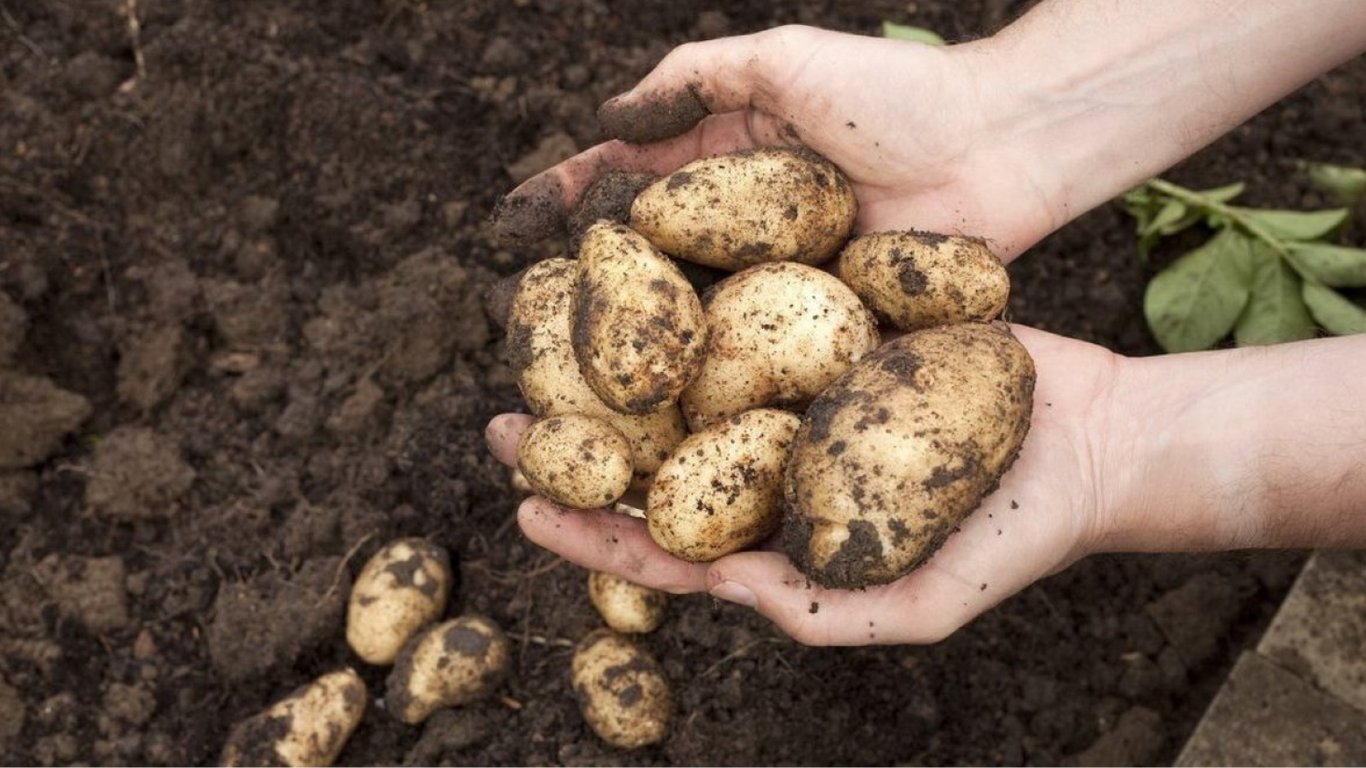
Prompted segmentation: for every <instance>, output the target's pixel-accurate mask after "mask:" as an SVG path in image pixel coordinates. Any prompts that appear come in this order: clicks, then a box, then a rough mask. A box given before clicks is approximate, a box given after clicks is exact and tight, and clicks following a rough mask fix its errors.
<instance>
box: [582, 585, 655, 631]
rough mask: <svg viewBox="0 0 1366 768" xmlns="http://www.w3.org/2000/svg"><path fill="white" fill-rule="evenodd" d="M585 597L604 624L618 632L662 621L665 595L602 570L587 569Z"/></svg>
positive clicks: (650, 627)
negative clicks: (586, 592) (586, 591)
mask: <svg viewBox="0 0 1366 768" xmlns="http://www.w3.org/2000/svg"><path fill="white" fill-rule="evenodd" d="M588 600H589V601H590V602H591V603H593V607H594V608H596V609H598V614H599V615H601V616H602V620H603V621H605V622H607V626H609V627H611V628H612V629H615V630H616V631H618V632H625V633H630V634H637V633H642V632H653V631H655V630H656V629H658V628H659V625H660V623H661V622H663V621H664V606H665V604H666V600H667V597H666V596H665V594H664V593H663V592H661V591H659V590H657V589H650V588H649V587H643V586H641V585H639V584H637V583H635V582H633V581H627V580H626V579H623V578H621V577H620V576H615V575H613V574H610V573H603V572H602V571H589V572H588Z"/></svg>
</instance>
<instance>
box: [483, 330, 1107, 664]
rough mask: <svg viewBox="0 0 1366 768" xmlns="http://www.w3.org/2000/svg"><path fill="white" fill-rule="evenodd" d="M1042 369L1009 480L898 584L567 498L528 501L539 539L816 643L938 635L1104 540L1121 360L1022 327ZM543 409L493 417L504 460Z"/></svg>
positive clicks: (528, 521)
mask: <svg viewBox="0 0 1366 768" xmlns="http://www.w3.org/2000/svg"><path fill="white" fill-rule="evenodd" d="M1012 330H1013V331H1014V333H1015V334H1016V337H1017V338H1019V340H1020V341H1021V342H1023V343H1024V345H1025V346H1026V347H1027V348H1028V349H1029V352H1030V354H1031V355H1032V356H1033V357H1034V361H1035V366H1036V368H1037V372H1038V381H1037V384H1036V386H1035V392H1034V413H1033V420H1032V424H1031V427H1030V431H1029V435H1028V436H1027V437H1026V439H1025V442H1024V446H1023V448H1022V450H1021V452H1020V456H1019V458H1018V459H1017V460H1016V462H1015V464H1014V466H1013V467H1012V468H1011V469H1010V470H1009V471H1008V472H1007V473H1006V475H1005V476H1004V477H1003V478H1002V479H1001V484H1000V487H999V488H998V489H997V490H996V492H994V493H993V494H991V495H990V496H988V497H987V498H986V499H985V500H984V501H983V502H982V505H981V506H980V507H979V508H978V509H977V510H976V511H975V512H973V513H972V514H971V515H970V516H969V517H968V518H967V519H966V520H965V521H964V522H963V523H962V525H961V526H960V530H959V531H958V532H957V533H955V534H953V535H952V536H950V537H949V539H948V541H947V542H946V543H945V544H944V546H943V547H942V548H941V549H940V550H939V551H938V552H937V553H936V554H935V555H934V556H933V557H932V558H931V559H930V560H929V561H928V562H926V563H925V564H924V565H923V566H921V567H920V568H918V569H916V570H914V571H912V572H911V573H909V574H908V575H906V576H904V577H903V578H901V579H900V580H898V581H896V582H893V583H891V584H888V585H885V586H881V587H874V588H869V589H864V590H838V589H822V588H820V587H818V586H816V585H814V584H812V583H810V582H809V581H808V580H807V579H806V577H804V576H803V575H802V574H801V573H800V572H798V571H797V570H796V568H795V567H794V566H793V565H792V563H791V562H790V561H789V560H788V558H787V556H786V555H784V554H782V553H781V552H777V551H771V550H764V549H761V550H756V551H748V552H740V553H736V554H732V555H727V556H725V557H722V558H721V559H719V560H717V561H715V562H712V563H688V562H685V561H683V560H679V559H677V558H675V557H673V556H672V555H669V554H668V553H667V552H665V551H664V550H662V549H660V548H659V546H658V545H656V544H655V543H654V541H653V540H651V538H650V535H649V532H648V531H647V529H646V526H645V523H644V521H642V520H638V519H635V518H632V517H629V516H626V515H622V514H618V513H614V512H608V511H604V510H588V511H571V510H565V509H563V508H561V507H558V506H556V505H554V504H552V503H551V502H549V501H546V500H545V499H542V498H536V497H533V498H530V499H528V500H526V501H525V502H524V503H523V504H522V506H521V508H520V509H519V510H518V522H519V523H520V525H521V528H522V531H523V532H524V533H525V534H526V536H527V537H528V538H530V539H531V540H532V541H534V542H536V543H537V544H539V545H541V546H543V547H546V548H547V549H550V550H552V551H554V552H557V553H558V554H560V555H562V556H564V557H565V558H567V559H569V560H570V561H572V562H575V563H577V564H579V565H582V566H584V567H586V568H591V569H594V570H599V571H607V572H610V573H614V574H617V575H619V576H622V577H624V578H627V579H630V580H632V581H635V582H637V583H640V584H644V585H646V586H650V587H654V588H657V589H663V590H667V591H670V592H674V593H688V592H710V593H711V594H712V595H714V596H716V597H719V598H722V599H725V600H729V601H731V602H736V603H740V604H742V605H748V606H749V607H752V608H754V609H756V610H757V611H759V612H760V613H761V614H763V615H764V616H766V617H768V618H769V619H770V620H772V621H773V622H774V623H776V624H777V625H778V626H779V627H780V628H781V629H782V630H783V631H784V632H786V633H787V634H788V635H790V636H792V637H793V638H794V639H796V640H798V641H799V642H802V643H806V644H809V645H866V644H874V643H929V642H935V641H937V640H940V639H943V638H944V637H947V636H948V635H949V634H950V633H952V632H953V631H954V630H956V629H958V628H959V627H961V626H963V625H964V624H966V623H967V622H968V621H970V620H971V619H972V618H973V617H975V616H977V615H978V614H980V613H982V612H983V611H985V610H987V609H988V608H990V607H992V606H993V605H995V604H996V603H998V602H1000V601H1001V600H1003V599H1005V598H1006V597H1009V596H1010V595H1012V594H1014V593H1015V592H1017V591H1019V590H1020V589H1023V588H1024V587H1026V586H1028V585H1029V584H1031V583H1033V582H1034V581H1036V580H1038V579H1039V578H1042V577H1043V576H1046V575H1048V574H1050V573H1053V572H1055V571H1058V570H1061V569H1062V568H1065V567H1066V566H1068V565H1069V564H1071V563H1072V562H1074V561H1075V560H1076V559H1078V558H1080V557H1082V556H1084V555H1086V554H1088V553H1089V552H1090V551H1092V550H1093V548H1094V547H1095V546H1096V545H1097V542H1099V541H1100V539H1101V536H1102V534H1103V531H1100V530H1099V528H1100V526H1101V525H1102V521H1103V520H1104V515H1102V514H1101V513H1100V510H1099V499H1100V498H1102V494H1101V491H1102V490H1103V489H1102V488H1101V487H1100V479H1101V477H1102V472H1101V466H1102V462H1103V461H1104V459H1105V458H1106V451H1107V446H1109V445H1111V444H1112V442H1113V441H1117V440H1119V438H1118V436H1116V435H1113V434H1111V430H1112V427H1113V426H1114V425H1115V423H1116V420H1115V419H1113V418H1111V414H1112V413H1114V404H1113V403H1111V402H1110V401H1109V398H1110V394H1109V393H1111V392H1112V391H1114V389H1113V387H1112V384H1113V379H1114V377H1115V376H1116V371H1117V370H1118V367H1119V364H1120V361H1121V358H1118V357H1116V356H1115V355H1113V354H1112V353H1110V352H1108V351H1107V350H1105V349H1102V348H1100V347H1097V346H1094V345H1091V344H1086V343H1083V342H1078V341H1073V340H1071V339H1066V338H1063V337H1060V336H1055V335H1052V334H1048V333H1044V332H1042V331H1036V330H1033V329H1030V328H1025V327H1020V326H1014V327H1013V328H1012ZM531 421H532V419H531V417H529V416H524V415H514V414H504V415H502V416H499V417H497V418H495V419H494V420H493V421H492V422H491V423H490V424H489V427H488V432H487V436H488V442H489V446H490V448H491V449H492V451H493V453H494V455H495V456H496V457H498V459H499V460H501V461H502V462H504V463H506V464H508V465H510V466H512V465H515V464H516V446H517V438H518V437H519V436H520V434H521V432H522V430H524V429H525V428H526V427H527V425H529V424H530V423H531Z"/></svg>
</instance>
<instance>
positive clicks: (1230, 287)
mask: <svg viewBox="0 0 1366 768" xmlns="http://www.w3.org/2000/svg"><path fill="white" fill-rule="evenodd" d="M1247 249H1248V240H1247V238H1246V237H1244V236H1243V235H1242V234H1240V233H1238V232H1236V231H1234V230H1231V229H1225V230H1221V231H1220V232H1219V233H1218V234H1216V235H1215V236H1214V237H1213V238H1212V239H1210V241H1209V242H1207V243H1205V244H1204V245H1202V246H1200V247H1199V248H1197V249H1195V250H1194V251H1191V252H1190V253H1188V254H1186V255H1185V256H1182V257H1181V258H1179V259H1177V260H1176V261H1175V262H1174V263H1172V265H1171V266H1170V267H1168V268H1167V269H1165V270H1163V271H1162V272H1161V273H1159V274H1158V275H1157V276H1156V277H1154V278H1153V279H1152V281H1151V282H1149V283H1148V290H1147V292H1146V293H1145V294H1144V297H1143V313H1144V314H1145V315H1146V316H1147V318H1148V326H1149V327H1150V328H1152V331H1153V335H1154V336H1155V337H1156V338H1157V342H1158V343H1159V344H1161V345H1162V348H1163V349H1165V350H1167V351H1168V352H1190V351H1194V350H1197V349H1208V348H1210V347H1212V346H1214V344H1215V342H1217V341H1219V340H1220V339H1222V338H1223V337H1224V336H1226V335H1228V332H1229V331H1231V330H1233V325H1234V323H1236V322H1238V317H1239V315H1241V314H1242V311H1243V307H1244V306H1246V305H1247V300H1248V292H1249V283H1250V282H1251V281H1250V275H1249V269H1248V254H1247Z"/></svg>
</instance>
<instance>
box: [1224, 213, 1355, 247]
mask: <svg viewBox="0 0 1366 768" xmlns="http://www.w3.org/2000/svg"><path fill="white" fill-rule="evenodd" d="M1234 210H1236V211H1238V212H1239V213H1241V214H1242V215H1244V216H1246V217H1247V218H1248V219H1251V220H1252V221H1253V222H1254V223H1255V224H1257V225H1258V226H1259V227H1261V228H1262V229H1264V230H1266V231H1267V232H1268V233H1269V234H1271V235H1272V236H1274V237H1278V238H1280V239H1282V240H1315V239H1317V238H1320V237H1323V236H1324V235H1326V234H1328V233H1329V232H1332V231H1333V230H1334V229H1337V227H1338V225H1339V224H1341V223H1342V222H1343V221H1344V220H1346V218H1347V209H1346V208H1331V209H1329V210H1326V211H1276V210H1263V209H1260V208H1235V209H1234Z"/></svg>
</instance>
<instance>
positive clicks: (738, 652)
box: [698, 637, 783, 678]
mask: <svg viewBox="0 0 1366 768" xmlns="http://www.w3.org/2000/svg"><path fill="white" fill-rule="evenodd" d="M781 642H783V641H782V640H780V639H779V638H776V637H761V638H759V639H758V640H754V641H751V642H748V643H745V644H744V645H742V646H740V647H739V648H737V649H735V650H734V651H731V652H730V653H728V654H726V655H725V656H722V657H721V658H719V659H717V660H716V663H715V664H712V665H711V666H710V667H707V668H706V669H705V670H703V671H702V674H700V675H698V677H699V678H702V677H706V676H708V675H710V674H711V673H713V672H715V671H716V670H718V669H720V668H721V666H722V665H723V664H725V663H726V662H728V661H731V660H733V659H738V658H740V657H741V656H744V655H745V654H746V653H749V652H750V651H751V650H753V649H754V648H755V647H756V646H760V645H763V644H764V643H781Z"/></svg>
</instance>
